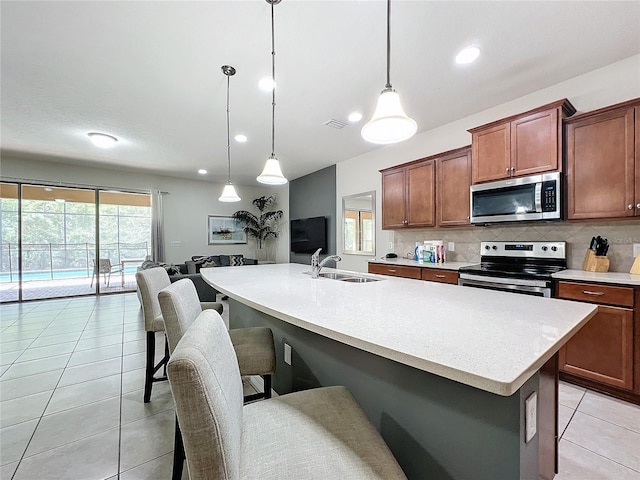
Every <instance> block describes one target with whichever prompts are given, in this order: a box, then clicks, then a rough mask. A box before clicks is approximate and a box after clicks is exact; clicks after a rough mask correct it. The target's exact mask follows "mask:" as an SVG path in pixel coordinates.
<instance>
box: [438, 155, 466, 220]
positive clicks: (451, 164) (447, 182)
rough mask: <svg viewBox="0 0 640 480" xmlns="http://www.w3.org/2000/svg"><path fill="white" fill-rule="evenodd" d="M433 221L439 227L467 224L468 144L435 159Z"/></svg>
mask: <svg viewBox="0 0 640 480" xmlns="http://www.w3.org/2000/svg"><path fill="white" fill-rule="evenodd" d="M436 178H437V188H436V223H437V224H438V226H440V227H450V226H459V225H469V208H470V201H469V187H470V186H471V147H463V148H460V149H458V150H454V151H452V152H449V153H447V154H444V155H443V156H441V157H439V158H438V159H437V164H436Z"/></svg>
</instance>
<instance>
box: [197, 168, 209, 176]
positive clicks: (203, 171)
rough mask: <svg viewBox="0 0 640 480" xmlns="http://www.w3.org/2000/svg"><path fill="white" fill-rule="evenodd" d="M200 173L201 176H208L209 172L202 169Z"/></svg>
mask: <svg viewBox="0 0 640 480" xmlns="http://www.w3.org/2000/svg"><path fill="white" fill-rule="evenodd" d="M198 173H199V174H200V175H206V174H207V171H206V170H205V169H204V168H201V169H200V170H198Z"/></svg>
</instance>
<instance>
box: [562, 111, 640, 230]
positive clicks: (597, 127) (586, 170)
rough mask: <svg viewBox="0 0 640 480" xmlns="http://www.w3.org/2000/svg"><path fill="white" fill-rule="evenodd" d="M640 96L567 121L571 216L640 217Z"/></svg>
mask: <svg viewBox="0 0 640 480" xmlns="http://www.w3.org/2000/svg"><path fill="white" fill-rule="evenodd" d="M639 111H640V99H635V100H631V101H629V102H625V103H622V104H617V105H612V106H611V107H607V108H603V109H600V110H596V111H594V112H589V113H586V114H583V115H579V116H576V117H575V118H571V119H569V120H567V121H565V124H566V132H567V218H568V219H569V220H578V219H587V218H624V217H640V152H639V151H638V148H640V140H639V138H640V133H638V132H640V121H639V120H638V118H639V115H640V114H639V113H638V112H639Z"/></svg>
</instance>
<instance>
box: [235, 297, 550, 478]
mask: <svg viewBox="0 0 640 480" xmlns="http://www.w3.org/2000/svg"><path fill="white" fill-rule="evenodd" d="M229 304H230V309H229V312H230V314H229V318H230V326H231V328H241V327H251V326H268V327H270V328H271V329H272V330H273V333H274V338H275V342H276V357H277V367H276V374H275V376H274V390H275V391H276V392H278V393H279V394H285V393H289V392H292V391H297V390H302V389H307V388H314V387H318V386H328V385H345V386H347V387H348V388H349V390H350V391H351V392H352V393H353V395H354V396H355V397H356V399H357V400H358V402H359V403H360V404H361V405H362V407H363V408H364V410H365V412H366V413H367V415H368V416H369V418H370V420H371V421H372V422H373V423H374V425H375V426H376V428H378V430H379V431H380V432H381V433H382V436H383V437H384V439H385V441H386V442H387V444H388V445H389V447H390V448H391V450H392V452H393V454H394V455H395V457H396V458H397V459H398V462H399V463H400V465H401V466H402V468H403V470H404V471H405V473H406V475H407V477H408V478H409V479H424V478H429V479H435V480H437V479H444V480H452V479H469V478H473V479H474V480H482V479H487V480H499V479H505V480H511V479H522V480H529V479H530V480H537V479H538V478H539V474H538V461H539V458H538V438H539V435H536V436H535V437H534V439H533V440H532V441H531V442H529V443H528V444H525V442H524V433H523V432H524V401H525V399H526V398H527V397H528V396H529V394H530V393H531V392H534V391H536V392H537V391H538V390H539V374H535V375H534V376H533V377H532V378H531V379H529V380H528V381H527V382H526V383H525V385H523V387H522V388H521V389H520V390H519V391H518V392H517V393H515V394H514V395H512V396H510V397H503V396H500V395H496V394H492V393H489V392H486V391H483V390H479V389H477V388H473V387H469V386H467V385H463V384H460V383H457V382H454V381H451V380H448V379H445V378H442V377H438V376H436V375H433V374H429V373H427V372H423V371H421V370H418V369H415V368H413V367H409V366H406V365H403V364H400V363H398V362H395V361H392V360H388V359H385V358H382V357H379V356H377V355H373V354H371V353H368V352H364V351H362V350H359V349H356V348H353V347H350V346H347V345H344V344H342V343H340V342H336V341H334V340H330V339H327V338H326V337H323V336H321V335H318V334H315V333H312V332H309V331H307V330H304V329H302V328H299V327H296V326H294V325H291V324H289V323H287V322H283V321H281V320H279V319H276V318H274V317H272V316H269V315H266V314H264V313H262V312H259V311H257V310H255V309H253V308H250V307H247V306H246V305H244V304H242V303H240V302H237V301H235V300H233V299H231V298H230V299H229ZM284 341H286V342H287V343H288V344H289V345H291V347H292V365H291V366H289V365H287V364H285V363H284V358H283V356H284V355H283V352H284V347H283V342H284Z"/></svg>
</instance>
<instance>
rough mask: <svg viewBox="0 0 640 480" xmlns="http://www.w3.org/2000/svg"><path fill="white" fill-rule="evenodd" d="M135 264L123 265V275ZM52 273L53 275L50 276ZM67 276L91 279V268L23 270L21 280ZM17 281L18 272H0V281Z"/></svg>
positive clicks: (131, 271)
mask: <svg viewBox="0 0 640 480" xmlns="http://www.w3.org/2000/svg"><path fill="white" fill-rule="evenodd" d="M137 268H138V267H136V266H131V267H125V269H124V273H125V275H130V274H134V273H136V271H137ZM52 275H53V277H52ZM113 275H114V276H115V275H120V272H114V273H113ZM67 278H88V279H91V270H90V269H89V270H87V269H75V270H73V269H67V270H53V271H50V270H45V271H42V270H40V271H32V272H23V273H22V281H23V282H32V281H37V280H61V279H67ZM17 281H18V272H13V273H12V274H9V273H8V272H3V273H0V283H12V282H17Z"/></svg>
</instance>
